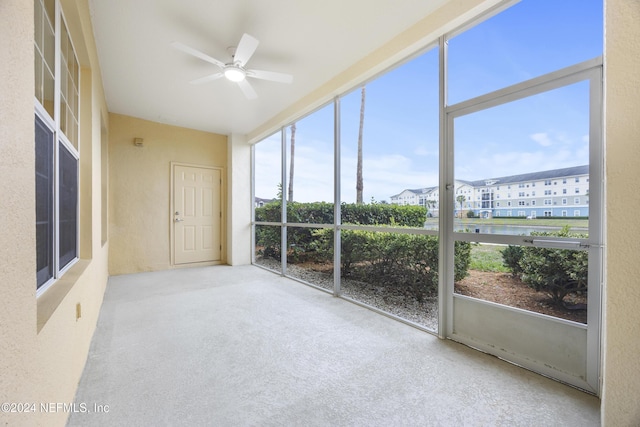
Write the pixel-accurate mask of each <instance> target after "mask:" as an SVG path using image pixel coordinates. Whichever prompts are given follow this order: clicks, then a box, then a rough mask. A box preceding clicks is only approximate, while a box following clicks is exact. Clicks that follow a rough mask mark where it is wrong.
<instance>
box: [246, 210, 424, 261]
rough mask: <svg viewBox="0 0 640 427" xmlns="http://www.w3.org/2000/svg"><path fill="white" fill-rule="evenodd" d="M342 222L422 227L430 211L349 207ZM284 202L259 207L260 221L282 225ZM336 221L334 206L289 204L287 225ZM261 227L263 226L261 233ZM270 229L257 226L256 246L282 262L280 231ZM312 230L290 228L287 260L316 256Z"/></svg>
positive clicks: (301, 259)
mask: <svg viewBox="0 0 640 427" xmlns="http://www.w3.org/2000/svg"><path fill="white" fill-rule="evenodd" d="M340 212H341V216H342V222H343V223H345V224H359V225H393V226H398V227H423V226H424V220H425V218H426V214H427V210H426V209H425V208H424V207H422V206H409V205H407V206H399V205H387V204H377V203H374V204H367V205H364V204H363V205H357V204H346V203H343V204H342V205H341V207H340ZM281 216H282V203H281V202H279V201H276V202H272V203H267V204H266V205H264V206H262V207H259V208H256V210H255V218H256V221H257V222H278V223H279V222H281V220H282V218H281ZM333 221H334V212H333V203H326V202H315V203H298V202H292V203H287V222H291V223H296V222H297V223H315V224H332V223H333ZM258 227H261V229H260V231H258ZM266 227H269V226H257V227H256V246H258V247H259V248H260V249H259V251H260V254H261V255H262V256H265V257H270V258H274V259H277V260H280V259H281V253H280V252H281V247H280V242H281V237H280V229H279V227H277V230H271V229H269V228H266ZM313 232H314V230H313V229H312V228H302V227H289V228H288V229H287V245H288V248H289V250H288V251H287V260H288V261H289V262H293V263H295V262H300V261H305V260H308V259H309V258H310V257H314V256H315V255H314V254H313V251H314V250H316V249H315V247H314V245H313V241H314V238H313Z"/></svg>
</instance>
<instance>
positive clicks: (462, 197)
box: [456, 194, 467, 218]
mask: <svg viewBox="0 0 640 427" xmlns="http://www.w3.org/2000/svg"><path fill="white" fill-rule="evenodd" d="M466 200H467V198H466V197H465V196H463V195H462V194H461V195H459V196H458V197H456V202H458V203H460V218H462V204H463V203H464V202H465V201H466Z"/></svg>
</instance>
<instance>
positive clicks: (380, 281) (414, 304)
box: [340, 230, 438, 331]
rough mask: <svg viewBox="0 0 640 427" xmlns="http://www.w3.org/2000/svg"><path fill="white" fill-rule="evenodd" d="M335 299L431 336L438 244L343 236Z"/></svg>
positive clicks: (406, 237) (421, 238)
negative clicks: (424, 330)
mask: <svg viewBox="0 0 640 427" xmlns="http://www.w3.org/2000/svg"><path fill="white" fill-rule="evenodd" d="M341 248H342V249H341V259H340V262H341V265H340V268H341V272H340V274H341V276H342V277H341V285H340V289H341V293H342V295H344V296H346V297H349V298H352V299H354V300H355V301H358V302H361V303H363V304H366V305H369V306H372V307H375V308H377V309H380V310H382V311H385V312H388V313H390V314H393V315H395V316H398V317H401V318H403V319H406V320H409V321H411V322H413V323H417V324H419V325H422V326H424V327H426V328H428V329H431V330H434V331H435V330H437V328H438V238H437V237H436V236H426V235H415V234H401V233H386V232H372V231H362V230H343V231H342V232H341Z"/></svg>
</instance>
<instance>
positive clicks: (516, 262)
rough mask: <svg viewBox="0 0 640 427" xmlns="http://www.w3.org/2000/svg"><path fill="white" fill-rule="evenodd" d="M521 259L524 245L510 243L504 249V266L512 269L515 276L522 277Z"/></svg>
mask: <svg viewBox="0 0 640 427" xmlns="http://www.w3.org/2000/svg"><path fill="white" fill-rule="evenodd" d="M521 259H522V246H514V245H509V246H507V247H506V248H504V250H503V251H502V260H503V263H504V266H505V267H507V268H508V269H509V270H511V275H512V276H514V277H520V275H521V274H522V267H520V260H521Z"/></svg>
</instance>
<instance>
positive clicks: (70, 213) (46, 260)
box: [34, 0, 80, 295]
mask: <svg viewBox="0 0 640 427" xmlns="http://www.w3.org/2000/svg"><path fill="white" fill-rule="evenodd" d="M56 9H58V10H60V7H57V8H56V1H55V0H35V1H34V20H35V21H34V24H35V32H34V45H35V46H34V47H35V57H34V58H35V59H34V60H35V85H34V86H35V98H36V101H37V103H36V108H35V109H36V112H35V135H34V139H35V159H36V168H35V174H36V177H35V178H36V192H35V195H36V289H37V295H40V294H41V293H42V292H44V290H45V289H47V288H48V286H49V285H50V284H51V283H53V282H54V281H55V280H56V279H57V278H58V277H60V276H61V275H62V274H63V273H64V271H65V269H67V268H68V267H70V266H71V265H72V264H73V262H74V261H75V260H77V259H78V253H79V250H78V248H79V245H78V196H79V179H78V178H79V171H78V167H79V161H78V159H79V152H78V146H79V135H80V132H79V130H80V124H79V111H80V109H79V107H80V93H79V87H80V67H79V63H78V60H77V57H76V54H75V50H74V48H73V44H72V42H71V38H70V36H69V33H68V31H67V27H66V24H65V21H64V16H63V15H62V14H60V16H59V17H58V18H59V19H56V15H55V14H56ZM56 22H59V23H60V25H59V27H58V28H56V26H55V23H56ZM57 34H59V37H56V35H57ZM56 43H59V45H57V46H56ZM56 64H57V66H56ZM56 69H59V70H60V75H59V76H56V75H55V72H54V70H56ZM56 80H59V81H60V84H59V87H60V90H59V91H58V92H56V91H55V90H54V89H53V88H54V87H55V82H56Z"/></svg>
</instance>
